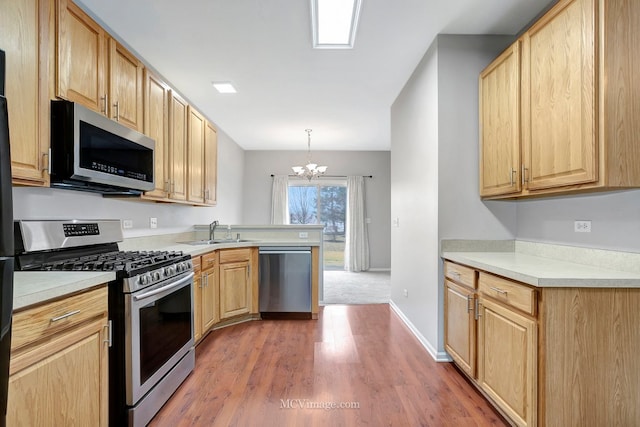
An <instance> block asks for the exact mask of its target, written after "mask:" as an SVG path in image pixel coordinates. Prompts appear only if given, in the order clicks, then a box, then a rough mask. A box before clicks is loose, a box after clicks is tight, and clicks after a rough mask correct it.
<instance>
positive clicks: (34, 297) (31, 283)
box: [13, 240, 320, 310]
mask: <svg viewBox="0 0 640 427" xmlns="http://www.w3.org/2000/svg"><path fill="white" fill-rule="evenodd" d="M319 245H320V243H319V242H317V241H315V242H314V241H306V240H295V241H294V240H251V241H248V242H235V241H230V242H225V243H217V244H211V245H190V244H186V243H166V242H164V243H157V244H153V243H151V242H146V243H145V244H144V247H140V248H135V250H166V251H182V252H184V253H186V254H190V255H191V256H198V255H202V254H205V253H207V252H211V251H214V250H218V249H230V248H245V247H256V246H319ZM132 249H133V248H132ZM115 278H116V275H115V273H114V272H100V271H96V272H88V271H34V272H32V271H28V272H27V271H16V272H15V273H14V286H13V289H14V290H13V309H14V310H19V309H21V308H25V307H28V306H31V305H35V304H39V303H42V302H45V301H47V300H51V299H55V298H60V297H63V296H65V295H70V294H73V293H76V292H80V291H83V290H85V289H89V288H92V287H94V286H97V285H100V284H102V283H107V282H111V281H113V280H115Z"/></svg>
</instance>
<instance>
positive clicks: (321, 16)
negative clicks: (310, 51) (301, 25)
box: [311, 0, 361, 49]
mask: <svg viewBox="0 0 640 427" xmlns="http://www.w3.org/2000/svg"><path fill="white" fill-rule="evenodd" d="M360 2H361V0H311V23H312V27H313V47H314V48H316V49H351V48H353V43H354V41H355V38H356V28H357V26H358V16H359V15H360Z"/></svg>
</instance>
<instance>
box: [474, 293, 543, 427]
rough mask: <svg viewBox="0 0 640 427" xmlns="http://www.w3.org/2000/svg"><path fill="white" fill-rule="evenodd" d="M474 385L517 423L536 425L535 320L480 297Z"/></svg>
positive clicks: (536, 359) (520, 424)
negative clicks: (476, 384) (476, 373)
mask: <svg viewBox="0 0 640 427" xmlns="http://www.w3.org/2000/svg"><path fill="white" fill-rule="evenodd" d="M479 301H480V303H479V307H480V308H479V313H478V316H479V323H478V376H477V379H478V384H479V385H480V387H481V388H482V390H484V392H485V393H486V394H487V395H489V397H491V399H492V400H493V401H494V402H495V403H497V404H498V406H500V409H502V410H503V411H504V412H506V414H507V415H508V416H509V418H511V419H512V420H513V421H515V422H516V424H517V425H519V426H535V425H537V424H536V413H537V407H536V389H537V387H536V381H537V377H536V373H537V369H536V364H537V362H538V358H537V327H536V321H535V320H534V319H530V318H528V317H525V316H523V315H521V314H518V313H517V312H516V311H514V310H511V309H509V308H507V307H505V306H503V305H500V304H499V303H496V302H493V301H492V300H490V299H487V298H482V297H480V300H479Z"/></svg>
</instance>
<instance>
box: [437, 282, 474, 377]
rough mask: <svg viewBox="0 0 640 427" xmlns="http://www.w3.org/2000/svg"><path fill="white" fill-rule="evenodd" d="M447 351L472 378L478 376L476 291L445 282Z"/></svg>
mask: <svg viewBox="0 0 640 427" xmlns="http://www.w3.org/2000/svg"><path fill="white" fill-rule="evenodd" d="M444 285H445V297H444V298H445V299H444V304H445V313H446V316H445V319H444V336H445V339H444V341H445V349H446V350H447V353H449V355H450V356H451V358H452V359H453V360H455V361H456V362H457V364H458V366H459V367H460V368H461V369H462V370H463V371H465V372H466V373H467V374H468V375H470V376H472V377H473V376H475V374H476V321H475V311H474V304H475V301H476V295H475V290H473V289H470V288H467V287H465V286H459V285H457V284H455V283H454V282H452V281H450V280H445V284H444Z"/></svg>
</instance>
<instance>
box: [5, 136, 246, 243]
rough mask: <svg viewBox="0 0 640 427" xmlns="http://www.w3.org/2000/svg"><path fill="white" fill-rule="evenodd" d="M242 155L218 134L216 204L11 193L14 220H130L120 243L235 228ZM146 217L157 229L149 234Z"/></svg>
mask: <svg viewBox="0 0 640 427" xmlns="http://www.w3.org/2000/svg"><path fill="white" fill-rule="evenodd" d="M243 174H244V151H243V150H242V149H241V148H240V147H239V146H238V145H237V144H236V143H235V142H234V141H233V140H231V138H229V136H227V135H226V134H225V133H224V132H222V131H218V204H217V206H215V207H192V206H184V205H178V204H173V203H152V202H140V201H133V200H126V199H110V198H104V197H102V196H100V195H97V194H92V193H86V192H80V191H70V190H60V189H52V188H30V187H14V189H13V201H14V208H13V214H14V217H15V219H69V218H79V219H85V218H86V219H102V218H106V219H131V220H133V225H134V228H132V229H130V230H125V237H133V236H142V235H148V234H163V233H173V232H179V231H185V230H188V229H190V228H191V226H193V225H194V224H205V223H209V222H211V221H212V220H213V219H218V220H220V222H222V223H230V224H237V223H240V222H241V220H242V180H243ZM149 217H155V218H158V228H157V229H156V230H152V229H150V228H149Z"/></svg>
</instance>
